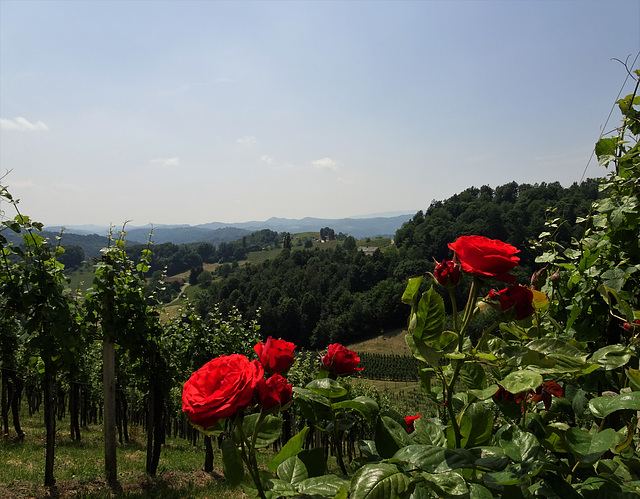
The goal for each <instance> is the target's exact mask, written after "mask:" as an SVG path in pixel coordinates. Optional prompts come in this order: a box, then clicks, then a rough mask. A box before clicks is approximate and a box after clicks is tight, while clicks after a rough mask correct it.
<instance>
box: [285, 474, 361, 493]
mask: <svg viewBox="0 0 640 499" xmlns="http://www.w3.org/2000/svg"><path fill="white" fill-rule="evenodd" d="M349 485H350V484H349V480H345V479H344V478H340V477H339V476H336V475H323V476H318V477H312V478H307V479H306V480H303V481H302V482H300V483H297V484H296V488H297V489H298V492H299V493H301V494H305V495H307V496H319V497H336V496H338V497H340V496H339V495H338V494H343V492H342V490H341V489H346V490H349Z"/></svg>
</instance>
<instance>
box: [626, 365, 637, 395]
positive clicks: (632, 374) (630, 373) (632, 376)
mask: <svg viewBox="0 0 640 499" xmlns="http://www.w3.org/2000/svg"><path fill="white" fill-rule="evenodd" d="M627 379H628V380H629V384H630V385H631V388H633V389H634V390H635V391H638V390H640V370H639V369H631V368H629V369H627Z"/></svg>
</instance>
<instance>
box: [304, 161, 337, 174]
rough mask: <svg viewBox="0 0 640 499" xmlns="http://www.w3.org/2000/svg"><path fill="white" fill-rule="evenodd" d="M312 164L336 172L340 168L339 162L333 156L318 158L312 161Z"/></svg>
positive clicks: (320, 168)
mask: <svg viewBox="0 0 640 499" xmlns="http://www.w3.org/2000/svg"><path fill="white" fill-rule="evenodd" d="M311 165H312V166H313V167H314V168H318V169H319V170H333V171H334V172H335V171H337V170H338V163H337V162H336V161H334V160H332V159H331V158H322V159H316V160H314V161H312V162H311Z"/></svg>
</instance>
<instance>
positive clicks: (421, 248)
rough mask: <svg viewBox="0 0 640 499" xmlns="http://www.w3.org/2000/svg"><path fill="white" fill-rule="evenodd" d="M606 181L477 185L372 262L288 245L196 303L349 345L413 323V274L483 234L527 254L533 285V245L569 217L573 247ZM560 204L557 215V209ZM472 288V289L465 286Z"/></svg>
mask: <svg viewBox="0 0 640 499" xmlns="http://www.w3.org/2000/svg"><path fill="white" fill-rule="evenodd" d="M597 195H598V183H597V182H596V181H593V180H589V181H587V182H584V183H582V184H580V185H578V184H574V185H572V186H571V187H569V188H564V187H562V186H561V185H560V184H559V183H552V184H539V185H538V184H536V185H529V184H521V185H518V184H517V183H515V182H512V183H509V184H506V185H503V186H500V187H497V188H496V189H495V190H493V189H491V188H490V187H486V186H485V187H481V188H479V189H478V188H475V187H472V188H469V189H467V190H465V191H464V192H462V193H460V194H457V195H455V196H452V197H451V198H449V199H447V200H445V201H434V202H432V203H431V205H430V206H429V207H428V208H427V210H426V211H425V212H418V213H417V214H416V215H415V216H414V217H413V219H412V220H410V221H408V222H406V223H405V224H404V225H403V226H402V228H401V229H399V230H398V231H397V233H396V236H395V242H396V244H395V245H394V246H391V247H389V248H387V249H386V250H385V251H384V252H381V251H377V252H376V253H375V254H374V255H372V256H366V255H364V254H363V253H362V252H360V251H358V250H357V248H356V244H355V241H354V240H353V238H351V237H350V238H347V239H346V240H345V241H344V243H343V244H342V245H341V246H339V247H337V248H336V249H330V250H321V249H318V248H315V249H312V250H309V249H294V250H290V249H286V250H283V251H282V252H281V253H280V255H279V256H277V257H276V258H274V259H273V260H270V261H266V262H264V263H261V264H253V265H245V266H239V267H236V268H233V269H229V268H228V266H227V267H226V268H225V272H224V275H223V274H222V273H219V274H218V276H217V278H216V279H215V280H214V281H213V282H212V283H211V284H210V285H209V287H208V288H207V289H206V290H205V291H204V292H202V293H201V295H200V296H199V298H198V299H197V302H196V307H197V310H198V311H199V312H200V313H201V314H206V313H207V312H208V311H210V310H211V309H212V308H213V307H215V306H220V307H221V309H222V311H223V312H224V311H227V310H230V309H231V307H237V308H238V309H239V310H240V311H241V312H242V313H243V314H245V315H247V316H248V317H255V316H256V315H257V313H258V312H257V311H258V310H259V314H260V324H261V326H262V333H263V335H264V336H265V337H266V336H267V335H271V336H274V337H282V338H286V339H288V340H290V341H293V342H295V343H296V344H298V345H301V346H318V347H324V346H325V345H327V344H328V343H332V342H343V343H349V342H351V341H353V340H355V339H358V338H362V337H367V336H370V335H372V334H377V333H379V332H381V331H382V330H384V329H388V328H393V327H399V326H403V325H404V324H405V320H406V314H407V310H406V307H404V306H403V305H402V304H401V303H400V297H401V295H402V292H403V290H404V288H405V287H406V282H407V279H408V278H409V277H414V276H418V275H422V274H424V273H425V272H426V271H431V270H432V269H433V258H436V259H438V260H441V259H443V258H447V257H450V256H451V254H450V251H449V250H448V248H447V243H449V242H452V241H454V240H455V239H456V238H457V237H458V236H461V235H465V234H478V235H484V236H487V237H491V238H497V239H502V240H504V241H507V242H510V243H511V244H514V245H515V246H516V247H518V248H520V249H521V250H522V252H521V254H520V255H521V257H522V259H521V263H522V266H521V267H520V268H518V269H517V272H516V273H517V274H518V275H519V277H520V281H521V282H522V283H528V281H529V279H530V276H531V274H532V272H533V271H534V270H536V269H535V267H534V265H533V261H534V258H535V255H534V253H533V251H532V250H530V249H529V245H528V243H527V239H531V240H535V239H536V238H537V237H538V236H539V234H540V233H541V232H542V231H544V230H545V225H544V223H545V220H546V219H547V215H550V216H554V217H556V216H558V217H564V218H565V219H566V220H567V223H566V224H561V226H560V229H559V231H558V233H557V235H556V240H558V241H561V242H562V241H564V242H567V241H569V239H570V238H571V236H572V235H574V236H575V235H577V234H573V232H574V231H575V230H577V229H576V228H574V222H575V219H576V217H578V216H583V215H585V214H586V213H588V211H589V209H590V207H591V204H592V202H593V201H594V200H595V199H597ZM547 207H553V210H554V212H553V213H547ZM461 292H463V290H461Z"/></svg>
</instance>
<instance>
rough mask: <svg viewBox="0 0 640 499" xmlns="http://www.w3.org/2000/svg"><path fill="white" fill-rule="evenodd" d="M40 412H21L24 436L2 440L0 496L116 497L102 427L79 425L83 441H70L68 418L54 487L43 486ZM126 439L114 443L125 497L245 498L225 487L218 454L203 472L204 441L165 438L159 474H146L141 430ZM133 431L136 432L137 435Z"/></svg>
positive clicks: (61, 428) (62, 425)
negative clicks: (194, 442) (109, 483)
mask: <svg viewBox="0 0 640 499" xmlns="http://www.w3.org/2000/svg"><path fill="white" fill-rule="evenodd" d="M42 420H43V415H42V413H36V414H34V416H33V417H29V415H28V413H23V414H22V420H21V422H22V426H23V429H24V431H25V433H26V437H25V438H24V439H23V440H18V439H17V438H15V433H13V432H11V434H10V436H9V437H5V438H3V439H2V440H1V441H0V498H2V499H4V498H38V499H39V498H44V497H81V498H87V499H89V498H107V497H114V496H116V495H114V494H112V492H111V490H110V489H109V487H108V486H107V484H106V481H105V479H104V456H103V452H104V450H103V449H104V446H103V436H102V428H101V427H100V426H89V427H88V428H83V429H82V432H81V433H82V440H81V441H79V442H77V441H73V440H71V438H70V437H69V433H68V420H63V421H58V423H57V425H58V430H57V436H56V448H55V468H54V476H55V478H56V486H55V488H54V489H53V490H48V489H46V488H45V487H44V486H43V485H42V483H43V482H44V458H45V447H44V436H45V431H44V424H43V422H42ZM135 430H136V429H135V428H134V430H133V432H132V433H133V434H134V436H135V438H133V439H132V441H131V442H130V443H127V444H118V447H117V459H118V480H119V482H120V485H121V488H122V490H121V491H120V493H118V494H117V497H126V498H157V497H163V498H165V497H166V498H182V497H190V498H191V497H193V498H205V497H216V498H219V499H240V498H242V497H246V496H245V495H244V494H243V492H242V490H241V489H240V488H230V487H229V486H227V484H226V482H225V480H224V477H223V476H222V468H221V466H222V464H221V462H220V458H219V456H218V457H217V458H216V460H215V462H214V472H213V473H205V472H204V471H202V468H203V465H204V444H203V441H202V439H200V441H199V445H196V446H193V445H191V444H190V443H189V442H187V441H186V440H182V439H173V438H168V439H167V443H166V445H165V446H163V449H162V455H161V457H160V465H159V467H158V474H157V476H156V477H155V478H150V477H148V476H147V475H146V473H145V463H146V450H145V444H144V438H145V437H144V434H143V433H142V432H141V431H139V430H138V431H137V432H136V431H135ZM136 433H137V434H136Z"/></svg>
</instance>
